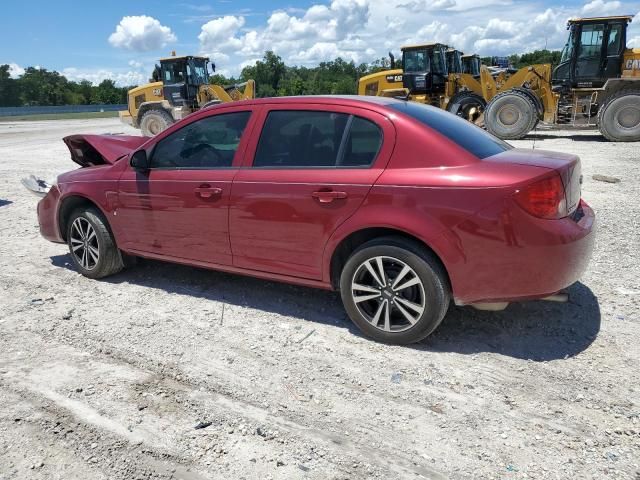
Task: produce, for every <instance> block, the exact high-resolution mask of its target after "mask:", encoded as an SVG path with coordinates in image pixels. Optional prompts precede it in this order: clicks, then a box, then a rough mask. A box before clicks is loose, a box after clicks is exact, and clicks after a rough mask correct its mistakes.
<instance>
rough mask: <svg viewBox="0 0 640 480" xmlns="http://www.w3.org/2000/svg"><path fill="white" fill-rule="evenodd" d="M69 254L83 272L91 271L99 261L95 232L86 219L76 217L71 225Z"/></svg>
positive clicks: (98, 248) (98, 247)
mask: <svg viewBox="0 0 640 480" xmlns="http://www.w3.org/2000/svg"><path fill="white" fill-rule="evenodd" d="M69 241H70V246H71V253H72V254H73V256H74V257H75V258H76V261H77V262H78V263H79V264H80V266H82V268H84V269H85V270H93V269H94V268H96V265H97V264H98V260H99V259H100V246H99V245H98V236H97V235H96V231H95V229H94V228H93V226H92V225H91V223H89V221H88V220H87V219H86V218H83V217H78V218H76V219H75V220H74V221H73V223H72V224H71V234H70V238H69Z"/></svg>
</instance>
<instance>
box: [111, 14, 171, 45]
mask: <svg viewBox="0 0 640 480" xmlns="http://www.w3.org/2000/svg"><path fill="white" fill-rule="evenodd" d="M176 40H177V37H176V36H175V34H174V33H173V32H172V31H171V29H170V28H169V27H165V26H164V25H161V24H160V22H159V21H158V20H157V19H155V18H153V17H148V16H146V15H140V16H132V17H122V20H120V23H119V24H118V25H117V26H116V31H115V32H113V33H112V34H111V35H110V36H109V43H110V44H111V45H113V46H114V47H117V48H124V49H126V50H133V51H137V52H146V51H149V50H158V49H160V48H164V47H165V46H166V45H167V44H169V43H173V42H175V41H176Z"/></svg>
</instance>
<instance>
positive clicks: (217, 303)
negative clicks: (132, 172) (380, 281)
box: [0, 119, 640, 480]
mask: <svg viewBox="0 0 640 480" xmlns="http://www.w3.org/2000/svg"><path fill="white" fill-rule="evenodd" d="M128 131H131V130H129V129H128V128H127V127H124V126H122V125H120V124H118V123H117V120H113V119H99V120H78V121H58V122H55V121H52V122H28V123H3V124H0V158H1V159H2V160H1V161H0V404H1V405H2V408H0V479H9V478H11V479H13V478H20V479H54V478H60V479H72V478H78V479H86V478H92V479H94V478H95V479H110V480H112V479H138V478H141V479H142V478H144V479H148V478H154V479H156V478H158V479H170V478H172V479H177V478H182V479H204V478H220V479H268V478H273V479H275V478H281V479H298V478H300V479H302V478H305V479H307V478H308V479H322V480H326V479H365V478H367V479H369V478H379V479H395V478H409V479H416V478H430V479H444V478H453V479H458V478H460V479H462V478H465V479H466V478H481V479H490V478H496V479H518V478H550V479H568V478H571V479H577V478H593V479H606V478H611V479H636V480H637V479H640V375H639V373H638V365H639V359H640V358H639V357H640V348H639V346H638V338H639V337H640V319H639V316H638V313H639V306H640V285H639V281H638V277H639V274H640V261H639V256H638V250H639V247H640V241H639V235H638V231H639V230H638V224H639V220H638V219H639V218H640V209H639V207H638V198H640V175H639V173H638V172H639V169H640V163H639V162H640V160H639V158H638V146H637V145H633V144H612V143H607V142H603V141H602V139H601V137H599V136H597V135H594V134H591V133H587V132H568V131H544V132H538V133H536V134H535V135H534V136H531V137H529V138H528V139H527V140H523V141H518V142H513V143H514V144H516V145H517V146H520V147H529V148H530V147H531V146H532V144H533V139H534V138H535V147H536V148H545V149H552V150H558V151H565V152H572V153H577V154H579V155H580V156H581V157H582V161H583V172H584V178H585V181H584V198H585V199H586V200H587V201H588V202H589V203H590V204H592V205H593V207H594V208H595V210H596V212H597V215H598V219H599V225H598V229H599V231H598V240H597V245H596V250H595V254H594V257H593V259H592V262H591V265H590V268H589V270H588V271H587V273H586V274H585V275H584V278H583V279H582V281H581V282H580V283H578V284H576V285H574V286H573V287H572V288H571V289H570V292H571V301H570V303H568V304H552V303H544V302H529V303H523V304H515V305H511V306H510V307H509V308H508V309H507V310H506V311H504V312H500V313H488V312H478V311H475V310H473V309H470V308H456V307H452V308H451V309H450V311H449V313H448V314H447V317H446V318H445V320H444V322H443V324H442V325H441V327H440V328H439V329H438V330H437V332H436V333H435V334H434V335H432V336H431V337H430V338H428V339H427V340H425V341H424V342H422V343H420V344H418V345H415V346H413V347H409V348H407V347H394V346H385V345H380V344H376V343H374V342H371V341H369V340H367V339H365V338H363V337H362V336H361V335H360V334H359V333H358V331H357V330H356V329H355V328H354V327H353V326H352V325H351V324H350V322H349V321H348V319H347V318H346V315H345V313H344V311H343V309H342V307H341V305H340V301H339V297H338V295H337V294H335V293H331V292H324V291H316V290H311V289H306V288H300V287H293V286H288V285H282V284H277V283H269V282H264V281H258V280H254V279H250V278H244V277H240V276H234V275H228V274H223V273H217V272H211V271H205V270H199V269H194V268H187V267H182V266H177V265H170V264H163V263H160V262H151V261H145V262H141V264H140V265H138V266H137V267H136V268H133V269H130V270H127V271H125V272H122V273H120V274H118V275H116V276H114V277H111V278H108V279H105V280H104V281H94V280H89V279H86V278H84V277H82V276H80V275H79V274H77V273H76V272H75V271H74V270H73V269H72V267H71V266H70V259H69V256H68V254H67V250H66V247H65V246H64V245H56V244H52V243H49V242H47V241H45V240H44V239H42V238H41V237H40V235H39V233H38V227H37V221H36V215H35V205H36V201H37V198H36V197H35V196H32V195H31V194H30V193H28V192H27V191H26V190H25V189H24V188H23V187H22V186H21V185H20V181H19V180H20V178H21V177H23V176H25V175H27V174H29V173H36V174H39V175H43V176H45V177H46V178H55V175H57V174H58V173H61V172H63V171H65V170H69V169H72V168H74V165H73V164H72V163H71V162H70V161H69V159H68V157H69V155H68V152H67V150H66V147H65V146H64V144H63V143H62V142H61V141H60V138H61V137H63V136H64V135H67V134H70V133H81V132H85V133H88V132H91V133H105V132H128ZM594 174H603V175H608V176H614V177H618V178H620V179H621V181H620V182H619V183H605V182H601V181H595V180H593V178H592V176H593V175H594ZM199 427H201V428H199Z"/></svg>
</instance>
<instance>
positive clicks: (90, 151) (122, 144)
mask: <svg viewBox="0 0 640 480" xmlns="http://www.w3.org/2000/svg"><path fill="white" fill-rule="evenodd" d="M147 140H148V138H145V137H138V136H130V135H70V136H68V137H65V138H63V139H62V141H63V142H64V143H65V144H66V145H67V147H68V148H69V152H70V153H71V160H72V161H74V162H75V163H77V164H78V165H80V166H81V167H83V168H87V167H95V166H98V165H111V164H114V163H116V162H117V161H118V160H119V159H121V158H122V157H124V156H126V155H128V154H129V153H130V152H131V151H133V150H135V149H137V148H138V147H140V146H141V145H142V144H143V143H144V142H146V141H147ZM21 182H22V185H24V186H25V188H26V189H27V190H29V191H30V192H31V193H33V194H34V195H37V196H38V197H44V196H46V195H47V193H48V192H49V190H50V189H51V186H52V183H49V182H47V181H46V180H43V179H42V178H40V177H36V176H35V175H29V176H28V177H25V178H23V179H22V180H21Z"/></svg>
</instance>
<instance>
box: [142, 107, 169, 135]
mask: <svg viewBox="0 0 640 480" xmlns="http://www.w3.org/2000/svg"><path fill="white" fill-rule="evenodd" d="M172 124H173V118H172V117H171V115H169V113H168V112H166V111H165V110H160V109H157V108H156V109H153V110H148V111H146V112H144V113H143V114H142V118H141V119H140V130H142V134H143V135H144V136H145V137H154V136H156V135H158V134H159V133H160V132H163V131H164V130H166V129H167V128H169V127H170V126H171V125H172Z"/></svg>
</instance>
